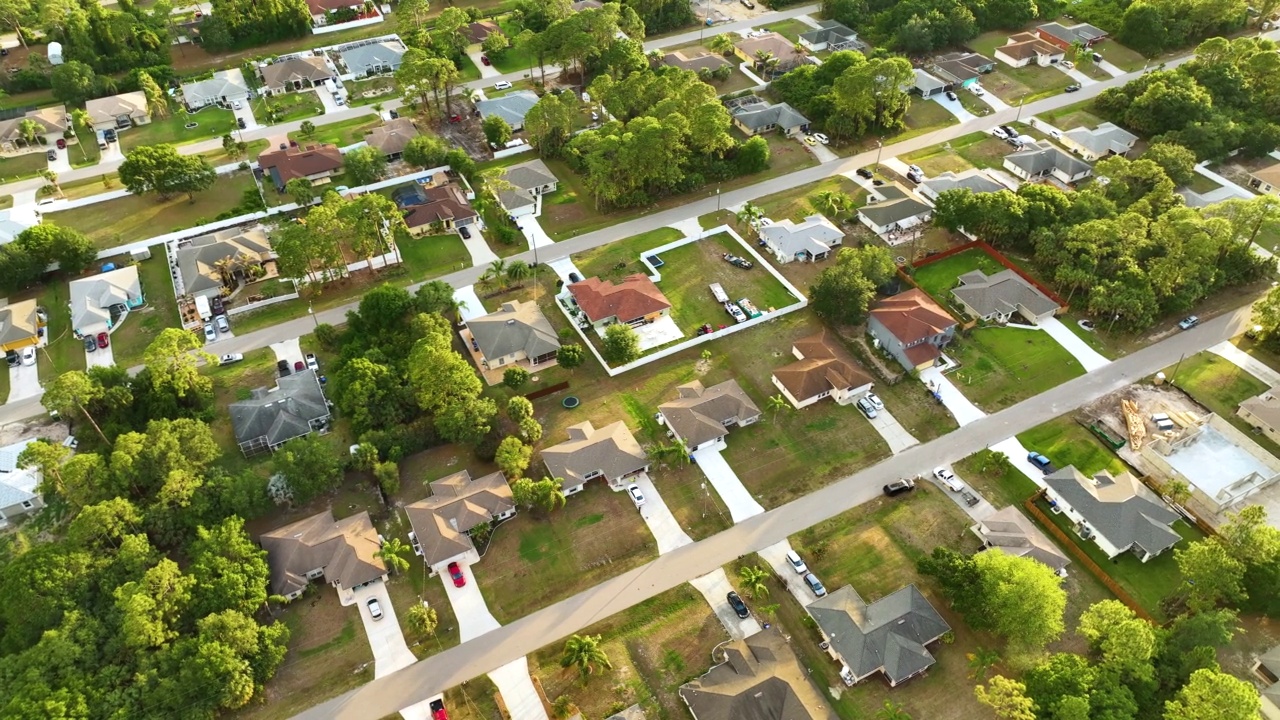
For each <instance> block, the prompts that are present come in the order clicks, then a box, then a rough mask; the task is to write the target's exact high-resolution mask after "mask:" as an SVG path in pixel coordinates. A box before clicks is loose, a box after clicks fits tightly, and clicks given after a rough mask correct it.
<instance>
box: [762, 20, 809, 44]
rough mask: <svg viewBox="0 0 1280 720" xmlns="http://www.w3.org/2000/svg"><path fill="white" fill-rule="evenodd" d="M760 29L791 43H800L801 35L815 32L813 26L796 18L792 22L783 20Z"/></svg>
mask: <svg viewBox="0 0 1280 720" xmlns="http://www.w3.org/2000/svg"><path fill="white" fill-rule="evenodd" d="M760 29H761V30H770V31H772V32H776V33H778V34H779V35H781V36H782V37H784V38H786V39H788V40H790V41H791V42H793V43H798V42H800V35H801V33H807V32H809V31H810V30H813V26H812V25H810V24H808V23H805V22H801V21H799V20H796V19H795V18H791V19H790V20H782V21H781V22H776V23H769V24H768V25H762V26H761V27H760Z"/></svg>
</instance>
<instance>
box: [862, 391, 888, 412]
mask: <svg viewBox="0 0 1280 720" xmlns="http://www.w3.org/2000/svg"><path fill="white" fill-rule="evenodd" d="M862 397H864V398H866V399H867V402H869V403H871V407H873V408H875V409H877V410H883V409H884V401H883V400H881V399H880V397H879V396H878V395H876V394H875V393H873V392H868V393H867V394H866V395H863V396H862Z"/></svg>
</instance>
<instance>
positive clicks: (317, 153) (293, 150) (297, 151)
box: [258, 145, 342, 185]
mask: <svg viewBox="0 0 1280 720" xmlns="http://www.w3.org/2000/svg"><path fill="white" fill-rule="evenodd" d="M258 166H259V167H261V168H262V170H263V171H264V172H267V171H270V170H271V169H272V168H275V170H276V172H275V173H274V174H275V175H278V176H279V181H278V182H279V184H280V185H284V184H285V183H287V182H289V181H290V180H292V179H294V178H304V177H308V176H311V175H317V174H319V173H323V172H333V171H334V170H337V169H339V168H341V167H342V151H341V150H339V149H338V146H337V145H298V146H295V147H289V148H287V149H285V150H268V151H266V152H264V153H262V154H261V155H259V156H258Z"/></svg>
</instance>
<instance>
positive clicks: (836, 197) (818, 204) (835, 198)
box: [809, 190, 853, 218]
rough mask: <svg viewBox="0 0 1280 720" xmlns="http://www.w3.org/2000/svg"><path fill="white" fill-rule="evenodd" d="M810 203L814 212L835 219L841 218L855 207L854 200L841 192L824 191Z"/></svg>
mask: <svg viewBox="0 0 1280 720" xmlns="http://www.w3.org/2000/svg"><path fill="white" fill-rule="evenodd" d="M809 202H810V204H811V205H813V209H814V210H817V211H818V212H820V213H822V214H823V215H830V216H831V217H833V218H839V216H840V215H841V214H843V213H846V212H848V211H849V210H851V209H852V207H853V200H852V199H851V198H850V197H849V196H848V195H846V194H845V193H842V192H840V191H839V190H823V191H822V192H820V193H818V194H816V195H814V196H813V197H812V198H811V199H810V201H809Z"/></svg>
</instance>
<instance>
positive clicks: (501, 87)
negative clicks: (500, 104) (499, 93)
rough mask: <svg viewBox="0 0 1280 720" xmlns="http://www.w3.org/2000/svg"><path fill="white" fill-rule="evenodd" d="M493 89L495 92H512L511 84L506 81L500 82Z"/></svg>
mask: <svg viewBox="0 0 1280 720" xmlns="http://www.w3.org/2000/svg"><path fill="white" fill-rule="evenodd" d="M493 89H494V90H510V89H511V83H510V82H508V81H506V80H499V81H498V82H496V83H494V84H493Z"/></svg>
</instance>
